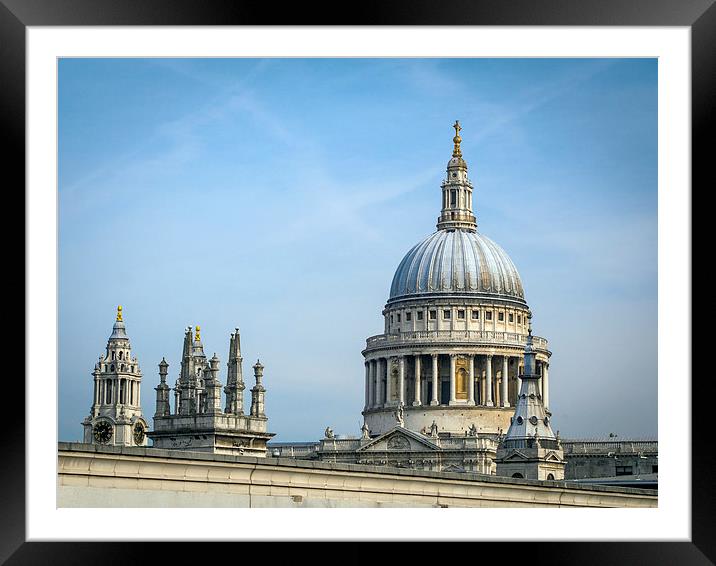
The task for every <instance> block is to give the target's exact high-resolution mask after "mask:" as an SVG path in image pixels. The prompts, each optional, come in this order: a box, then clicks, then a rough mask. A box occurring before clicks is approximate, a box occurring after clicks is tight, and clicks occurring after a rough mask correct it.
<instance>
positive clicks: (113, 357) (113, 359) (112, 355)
mask: <svg viewBox="0 0 716 566" xmlns="http://www.w3.org/2000/svg"><path fill="white" fill-rule="evenodd" d="M112 359H113V360H114V352H112Z"/></svg>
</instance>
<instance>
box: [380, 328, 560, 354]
mask: <svg viewBox="0 0 716 566" xmlns="http://www.w3.org/2000/svg"><path fill="white" fill-rule="evenodd" d="M526 342H527V335H526V334H516V333H514V332H495V331H493V330H413V331H409V332H399V333H396V334H377V335H376V336H371V337H370V338H368V339H367V340H366V350H374V349H378V348H385V347H391V346H403V345H405V346H412V345H431V344H455V345H465V346H516V347H519V348H524V346H525V343H526ZM532 342H533V344H534V347H535V349H536V350H537V351H538V352H545V353H549V350H547V339H546V338H541V337H539V336H532Z"/></svg>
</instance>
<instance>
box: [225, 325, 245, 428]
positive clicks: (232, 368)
mask: <svg viewBox="0 0 716 566" xmlns="http://www.w3.org/2000/svg"><path fill="white" fill-rule="evenodd" d="M235 330H236V332H235V333H233V334H232V335H231V338H230V339H229V361H228V362H227V364H226V365H227V366H228V372H227V378H226V387H225V388H224V393H226V412H227V413H231V414H234V415H243V414H244V389H245V388H246V385H244V377H243V371H242V369H241V365H242V363H243V361H244V360H243V358H242V357H241V336H240V335H239V329H238V328H236V329H235Z"/></svg>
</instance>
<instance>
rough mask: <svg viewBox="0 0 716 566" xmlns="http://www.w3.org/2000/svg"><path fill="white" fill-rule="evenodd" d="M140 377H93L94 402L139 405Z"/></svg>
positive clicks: (99, 403) (98, 404)
mask: <svg viewBox="0 0 716 566" xmlns="http://www.w3.org/2000/svg"><path fill="white" fill-rule="evenodd" d="M139 384H140V379H139V378H131V377H126V378H125V377H116V378H95V380H94V404H95V405H96V406H100V405H118V404H119V405H121V404H124V405H129V406H132V407H139V406H140V404H141V399H140V385H139Z"/></svg>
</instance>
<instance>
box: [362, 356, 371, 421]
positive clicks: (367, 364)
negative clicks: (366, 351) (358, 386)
mask: <svg viewBox="0 0 716 566" xmlns="http://www.w3.org/2000/svg"><path fill="white" fill-rule="evenodd" d="M368 407H370V362H365V406H364V407H363V408H364V409H367V408H368Z"/></svg>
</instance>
